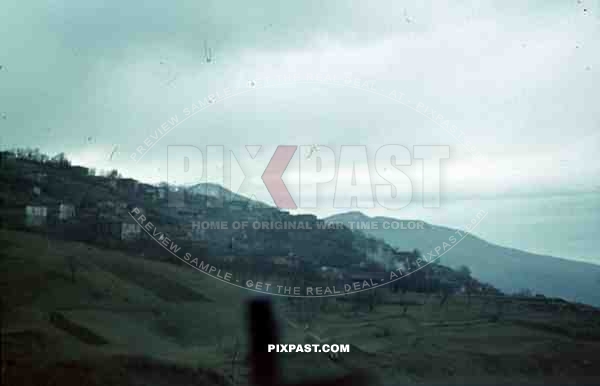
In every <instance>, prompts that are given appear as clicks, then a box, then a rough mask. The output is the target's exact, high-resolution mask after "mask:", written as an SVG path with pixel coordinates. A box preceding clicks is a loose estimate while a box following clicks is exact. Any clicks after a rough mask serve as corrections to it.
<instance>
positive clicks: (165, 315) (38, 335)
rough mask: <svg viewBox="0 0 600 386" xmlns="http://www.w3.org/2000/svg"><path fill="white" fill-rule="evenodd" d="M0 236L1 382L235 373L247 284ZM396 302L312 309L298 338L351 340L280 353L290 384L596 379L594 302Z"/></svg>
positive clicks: (238, 374) (224, 377) (289, 315)
mask: <svg viewBox="0 0 600 386" xmlns="http://www.w3.org/2000/svg"><path fill="white" fill-rule="evenodd" d="M0 243H1V245H2V246H3V249H2V251H1V252H0V285H1V288H2V305H3V314H2V344H3V347H2V349H3V353H4V355H3V360H4V359H8V361H7V362H4V363H3V377H5V380H8V383H6V382H5V383H4V384H48V385H49V384H58V383H61V384H63V385H64V384H70V383H77V384H81V383H85V382H83V381H81V379H85V380H87V381H88V383H90V384H106V383H113V384H143V383H144V382H146V381H147V380H148V379H152V380H153V383H155V384H191V383H199V384H215V383H225V382H230V381H231V379H232V378H231V377H232V376H233V377H234V378H235V379H236V380H238V383H239V382H243V381H245V375H246V373H247V369H245V363H244V353H245V342H244V339H245V326H244V320H245V319H244V316H245V315H244V304H245V301H246V299H247V296H249V295H250V293H249V292H247V291H241V290H240V289H237V288H234V287H231V286H227V285H224V284H222V283H220V282H218V281H216V280H212V279H210V278H208V277H206V276H205V275H199V274H198V273H196V272H194V271H192V270H190V269H189V268H186V267H185V266H183V267H180V266H175V265H171V264H165V263H159V262H151V261H148V260H142V259H139V258H135V257H130V256H127V255H125V254H122V253H119V252H115V251H106V250H101V249H98V248H95V247H90V246H88V245H86V244H81V243H72V242H60V241H55V240H50V241H48V240H47V239H45V238H44V237H43V236H40V235H35V234H30V233H24V232H13V231H5V230H1V231H0ZM69 261H74V262H75V263H74V266H75V267H76V272H75V281H73V280H72V276H71V271H70V264H69ZM387 296H391V295H389V294H388V295H387ZM396 296H397V297H399V296H400V295H396ZM399 299H400V300H404V301H411V304H414V305H411V306H408V307H407V311H406V314H404V310H403V308H404V307H403V306H401V305H380V306H378V307H377V308H376V310H375V312H373V313H362V312H356V311H351V304H349V303H346V302H333V303H334V304H333V307H332V309H333V311H331V312H320V313H318V314H316V315H315V316H314V317H312V318H311V320H310V323H309V326H310V329H309V331H308V332H310V333H311V334H314V335H317V336H319V337H320V338H322V339H326V340H329V341H331V342H339V343H350V344H352V349H351V353H349V354H343V355H342V356H341V357H340V360H339V361H338V362H332V361H329V360H327V359H326V357H325V356H324V355H323V354H306V353H297V354H281V358H283V359H284V367H285V369H286V374H287V376H288V378H290V379H298V378H300V377H302V376H307V375H308V376H315V375H320V374H340V373H343V372H345V371H347V370H348V369H351V368H356V367H363V368H370V369H371V370H373V371H374V373H376V374H377V375H379V377H380V380H381V381H382V382H383V383H385V384H395V385H397V384H415V383H416V384H419V383H428V384H430V383H437V384H460V383H486V384H489V383H507V382H510V381H513V382H518V383H541V382H554V383H562V384H565V383H571V382H570V381H572V382H574V383H589V384H594V383H595V384H598V383H599V382H600V369H599V368H598V359H597V358H598V353H600V344H599V342H600V340H599V338H600V325H599V324H598V323H599V321H600V317H599V316H598V313H597V312H594V311H593V310H586V309H583V308H579V309H578V308H577V307H574V306H571V305H568V304H556V305H553V304H547V303H544V302H540V301H534V300H519V299H515V298H506V299H483V298H473V299H471V301H470V303H468V302H467V299H465V298H462V297H454V298H451V299H450V300H449V301H448V302H447V303H446V304H445V305H444V306H443V307H440V306H439V298H437V297H436V296H424V295H419V294H406V295H402V296H401V297H400V298H399ZM399 299H398V298H396V299H394V300H399ZM309 301H311V302H312V299H310V300H309ZM418 304H423V305H418ZM277 306H278V309H279V310H280V314H279V315H280V318H281V320H282V324H283V327H284V333H285V334H284V341H286V342H289V343H305V342H312V340H311V339H310V337H309V336H308V334H307V332H305V331H303V328H301V327H298V326H299V325H301V323H299V322H298V320H297V313H296V312H294V310H295V309H294V308H292V306H291V305H289V304H288V302H287V301H285V300H282V301H278V303H277ZM493 315H500V316H501V317H500V319H499V321H496V322H494V321H493V320H494V318H491V316H493ZM294 326H296V327H294ZM236 340H239V346H238V347H239V350H238V351H239V354H238V355H237V356H236V358H237V361H238V362H239V363H238V365H236V366H232V357H233V355H234V354H233V353H234V352H235V347H236ZM67 367H68V368H69V369H70V371H64V369H65V368H67ZM206 369H210V370H206ZM232 369H233V370H232ZM69 374H70V375H69ZM70 376H72V378H69V377H70ZM94 382H95V383H94Z"/></svg>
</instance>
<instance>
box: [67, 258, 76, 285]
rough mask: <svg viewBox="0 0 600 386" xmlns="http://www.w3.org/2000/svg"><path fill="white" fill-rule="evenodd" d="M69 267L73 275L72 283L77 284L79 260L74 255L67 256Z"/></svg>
mask: <svg viewBox="0 0 600 386" xmlns="http://www.w3.org/2000/svg"><path fill="white" fill-rule="evenodd" d="M65 259H66V260H67V265H68V266H69V272H70V273H71V281H72V282H73V283H75V273H76V272H77V265H76V264H77V260H76V258H75V256H73V255H66V256H65Z"/></svg>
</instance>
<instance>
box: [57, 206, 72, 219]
mask: <svg viewBox="0 0 600 386" xmlns="http://www.w3.org/2000/svg"><path fill="white" fill-rule="evenodd" d="M74 216H75V207H74V206H73V205H71V204H60V205H59V206H58V219H59V220H67V219H69V218H71V217H74Z"/></svg>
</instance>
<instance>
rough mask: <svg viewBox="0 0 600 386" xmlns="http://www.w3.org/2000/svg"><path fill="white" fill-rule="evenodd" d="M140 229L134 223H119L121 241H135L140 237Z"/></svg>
mask: <svg viewBox="0 0 600 386" xmlns="http://www.w3.org/2000/svg"><path fill="white" fill-rule="evenodd" d="M141 232H142V228H140V226H139V225H138V224H134V223H126V222H124V223H121V240H136V239H138V238H139V237H140V235H141Z"/></svg>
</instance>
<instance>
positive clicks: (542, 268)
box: [325, 211, 600, 306]
mask: <svg viewBox="0 0 600 386" xmlns="http://www.w3.org/2000/svg"><path fill="white" fill-rule="evenodd" d="M325 221H326V222H329V223H342V224H345V225H348V224H349V223H358V222H369V223H370V224H372V223H378V224H379V226H377V229H372V228H373V227H371V229H363V230H362V232H364V233H366V234H368V235H370V236H373V237H376V238H378V239H381V240H383V241H385V242H386V243H388V244H389V245H390V246H392V247H394V248H398V249H401V250H402V249H409V248H410V249H412V248H417V249H419V250H420V251H421V253H422V254H423V255H425V256H427V255H428V253H431V252H432V251H434V250H435V248H439V247H441V246H442V245H443V244H444V243H447V244H449V243H450V242H449V241H448V240H449V239H450V237H451V236H453V235H454V236H455V237H456V236H457V233H456V232H457V230H456V229H452V228H447V227H443V226H437V225H432V224H428V223H425V222H421V223H422V225H423V226H422V229H409V227H406V226H405V227H403V228H402V229H395V230H394V229H384V227H383V222H385V221H388V222H398V223H407V222H410V221H412V220H398V219H394V218H391V217H369V216H367V215H365V214H363V213H361V212H357V211H353V212H348V213H342V214H336V215H333V216H330V217H327V218H325ZM463 234H464V231H463ZM442 250H443V248H442ZM431 255H433V256H436V254H435V253H431ZM440 255H441V258H440V263H441V264H443V265H446V266H448V267H451V268H454V269H456V268H458V267H460V266H461V265H466V266H468V267H469V268H470V269H471V271H472V273H473V276H475V277H477V278H478V279H480V280H483V281H485V282H488V283H490V284H491V285H493V286H495V287H496V288H498V289H500V290H501V291H504V292H508V293H512V292H516V291H520V290H523V289H530V290H532V291H534V292H536V293H541V294H544V295H546V296H551V297H561V298H564V299H567V300H571V301H578V302H583V303H588V304H592V305H595V306H599V305H600V266H598V265H594V264H590V263H585V262H579V261H572V260H566V259H562V258H558V257H553V256H545V255H537V254H533V253H529V252H525V251H521V250H518V249H512V248H506V247H502V246H499V245H495V244H492V243H489V242H487V241H485V240H483V239H481V238H479V237H477V236H474V235H472V234H467V235H466V236H465V237H464V239H462V240H461V241H460V242H456V243H455V244H454V245H452V248H451V249H448V248H447V249H446V252H442V253H441V254H440Z"/></svg>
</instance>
